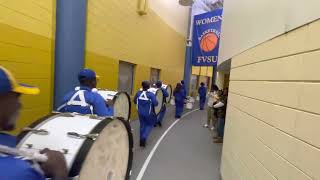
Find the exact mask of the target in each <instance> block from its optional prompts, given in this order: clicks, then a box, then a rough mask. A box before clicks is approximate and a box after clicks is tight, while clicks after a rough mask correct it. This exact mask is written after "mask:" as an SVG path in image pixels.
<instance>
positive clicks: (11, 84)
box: [0, 66, 40, 94]
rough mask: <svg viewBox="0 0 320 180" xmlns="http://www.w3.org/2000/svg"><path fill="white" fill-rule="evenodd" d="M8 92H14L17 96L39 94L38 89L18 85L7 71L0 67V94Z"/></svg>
mask: <svg viewBox="0 0 320 180" xmlns="http://www.w3.org/2000/svg"><path fill="white" fill-rule="evenodd" d="M8 92H16V93H19V94H39V93H40V89H39V88H37V87H33V86H29V85H26V84H21V83H18V82H17V81H16V79H15V78H14V77H13V75H12V74H11V73H10V72H9V71H8V70H7V69H5V68H4V67H2V66H0V94H4V93H8Z"/></svg>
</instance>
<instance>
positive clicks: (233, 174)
mask: <svg viewBox="0 0 320 180" xmlns="http://www.w3.org/2000/svg"><path fill="white" fill-rule="evenodd" d="M319 32H320V21H316V22H313V23H311V24H308V25H305V26H303V27H301V28H299V29H296V30H294V31H292V32H289V33H287V34H284V35H282V36H280V37H277V38H275V39H272V40H269V41H267V42H265V43H263V44H261V45H259V46H257V47H254V48H252V49H250V50H248V51H246V52H244V53H242V54H240V55H238V56H236V57H234V58H233V59H232V69H231V77H230V94H229V100H228V101H229V102H228V103H229V104H228V110H227V118H226V129H225V132H226V134H225V141H224V147H223V155H222V165H221V173H222V176H223V180H241V179H242V180H253V179H266V180H269V179H270V180H271V179H274V180H276V179H279V180H311V179H320V171H319V162H320V138H319V137H320V131H319V127H320V108H319V107H320V93H319V92H320V83H319V82H320V71H319V67H320V61H319V59H320V34H319Z"/></svg>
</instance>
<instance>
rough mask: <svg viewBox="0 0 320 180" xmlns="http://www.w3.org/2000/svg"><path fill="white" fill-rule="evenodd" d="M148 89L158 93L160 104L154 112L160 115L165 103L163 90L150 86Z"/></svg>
mask: <svg viewBox="0 0 320 180" xmlns="http://www.w3.org/2000/svg"><path fill="white" fill-rule="evenodd" d="M148 91H149V92H151V93H153V94H154V95H156V98H157V101H158V106H155V107H154V112H155V113H156V115H158V114H159V113H160V111H161V108H162V106H163V103H164V102H163V93H162V90H161V89H158V88H149V89H148Z"/></svg>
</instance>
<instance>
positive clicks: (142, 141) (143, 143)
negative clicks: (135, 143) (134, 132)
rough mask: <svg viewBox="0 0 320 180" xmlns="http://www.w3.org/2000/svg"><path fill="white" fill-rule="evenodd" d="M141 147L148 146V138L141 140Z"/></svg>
mask: <svg viewBox="0 0 320 180" xmlns="http://www.w3.org/2000/svg"><path fill="white" fill-rule="evenodd" d="M140 147H146V140H145V139H141V140H140Z"/></svg>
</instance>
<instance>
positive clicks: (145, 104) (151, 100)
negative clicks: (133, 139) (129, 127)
mask: <svg viewBox="0 0 320 180" xmlns="http://www.w3.org/2000/svg"><path fill="white" fill-rule="evenodd" d="M149 88H150V83H149V82H148V81H143V82H142V90H139V91H138V92H137V93H136V95H135V97H134V103H135V104H136V105H137V108H138V114H139V121H140V146H142V147H145V146H146V141H147V139H148V137H149V135H150V133H151V130H152V128H153V126H154V124H155V123H156V115H155V112H154V107H155V106H157V105H158V101H157V98H156V96H155V95H154V94H153V93H151V92H148V89H149Z"/></svg>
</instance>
